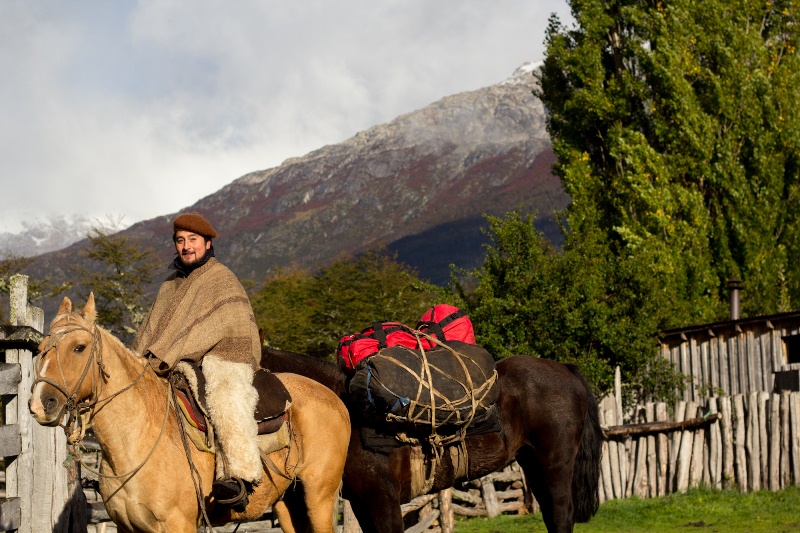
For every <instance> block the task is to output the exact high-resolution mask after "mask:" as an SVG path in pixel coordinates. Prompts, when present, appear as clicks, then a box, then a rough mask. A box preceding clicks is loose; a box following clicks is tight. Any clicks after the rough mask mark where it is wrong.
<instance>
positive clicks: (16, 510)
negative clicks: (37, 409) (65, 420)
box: [0, 275, 86, 533]
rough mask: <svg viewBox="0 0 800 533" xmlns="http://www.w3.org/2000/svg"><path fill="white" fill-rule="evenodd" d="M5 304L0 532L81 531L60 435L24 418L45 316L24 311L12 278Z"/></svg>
mask: <svg viewBox="0 0 800 533" xmlns="http://www.w3.org/2000/svg"><path fill="white" fill-rule="evenodd" d="M9 300H10V304H11V305H10V307H11V313H10V322H11V325H9V326H0V355H2V356H4V359H3V362H2V363H0V394H2V395H3V405H4V408H5V412H4V414H5V420H4V422H5V425H2V426H0V453H2V456H3V457H4V458H5V497H4V498H2V499H0V531H18V532H20V533H34V532H35V533H39V532H42V531H48V532H50V531H52V532H54V533H67V532H70V533H72V532H78V531H86V521H85V519H84V518H83V516H84V511H85V505H86V502H85V500H83V499H82V497H83V491H82V490H80V483H79V482H78V479H79V477H78V473H77V470H76V467H75V465H73V466H72V467H71V468H70V469H67V468H65V467H64V462H65V460H66V459H67V446H66V437H65V435H64V432H63V431H53V429H51V428H45V427H42V426H40V425H39V424H37V423H36V422H35V421H34V420H33V418H32V417H31V415H30V413H29V412H28V399H29V398H30V395H31V384H32V383H33V375H34V370H33V354H34V352H35V351H36V349H37V346H38V344H39V341H40V340H41V337H42V333H41V332H42V330H43V329H44V314H43V313H42V310H41V309H37V308H35V307H32V306H29V305H28V277H27V276H22V275H17V276H12V278H11V291H10V298H9Z"/></svg>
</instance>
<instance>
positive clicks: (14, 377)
mask: <svg viewBox="0 0 800 533" xmlns="http://www.w3.org/2000/svg"><path fill="white" fill-rule="evenodd" d="M21 379H22V375H21V370H20V366H19V365H18V364H15V363H0V394H16V393H17V390H18V389H19V382H20V380H21Z"/></svg>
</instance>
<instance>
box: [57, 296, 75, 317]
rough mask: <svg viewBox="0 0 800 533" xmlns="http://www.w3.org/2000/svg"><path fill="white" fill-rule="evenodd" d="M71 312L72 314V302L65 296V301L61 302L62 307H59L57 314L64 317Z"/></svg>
mask: <svg viewBox="0 0 800 533" xmlns="http://www.w3.org/2000/svg"><path fill="white" fill-rule="evenodd" d="M71 312H72V301H71V300H70V299H69V298H67V297H66V296H64V299H63V300H61V305H59V306H58V313H57V314H59V315H64V314H67V313H71Z"/></svg>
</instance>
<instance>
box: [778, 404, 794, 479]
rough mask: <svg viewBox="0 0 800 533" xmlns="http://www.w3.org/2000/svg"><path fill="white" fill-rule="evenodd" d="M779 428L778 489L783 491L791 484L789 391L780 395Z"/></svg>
mask: <svg viewBox="0 0 800 533" xmlns="http://www.w3.org/2000/svg"><path fill="white" fill-rule="evenodd" d="M780 398H781V408H780V417H781V422H780V427H781V430H780V431H781V466H780V469H781V474H780V476H781V483H780V488H782V489H785V488H786V487H789V486H790V485H791V484H792V472H791V465H790V462H791V459H790V453H789V448H790V446H791V426H790V424H791V418H790V417H789V402H790V401H791V400H790V397H789V391H782V392H781V394H780Z"/></svg>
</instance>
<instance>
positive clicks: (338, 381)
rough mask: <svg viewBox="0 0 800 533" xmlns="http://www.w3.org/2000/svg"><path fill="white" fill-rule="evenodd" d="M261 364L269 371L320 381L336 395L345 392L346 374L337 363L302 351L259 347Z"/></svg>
mask: <svg viewBox="0 0 800 533" xmlns="http://www.w3.org/2000/svg"><path fill="white" fill-rule="evenodd" d="M261 366H262V367H264V368H266V369H268V370H270V371H271V372H289V373H292V374H300V375H301V376H306V377H309V378H311V379H313V380H314V381H318V382H319V383H322V384H323V385H325V386H326V387H328V388H329V389H331V390H332V391H333V392H335V393H336V394H337V395H338V396H340V397H341V396H342V395H343V394H345V393H346V392H347V386H346V383H345V382H346V381H347V375H346V374H345V373H344V371H343V370H342V369H341V368H339V366H338V365H335V364H334V363H330V362H328V361H324V360H322V359H318V358H316V357H312V356H310V355H306V354H302V353H294V352H287V351H284V350H277V349H275V348H267V347H264V348H262V349H261Z"/></svg>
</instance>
